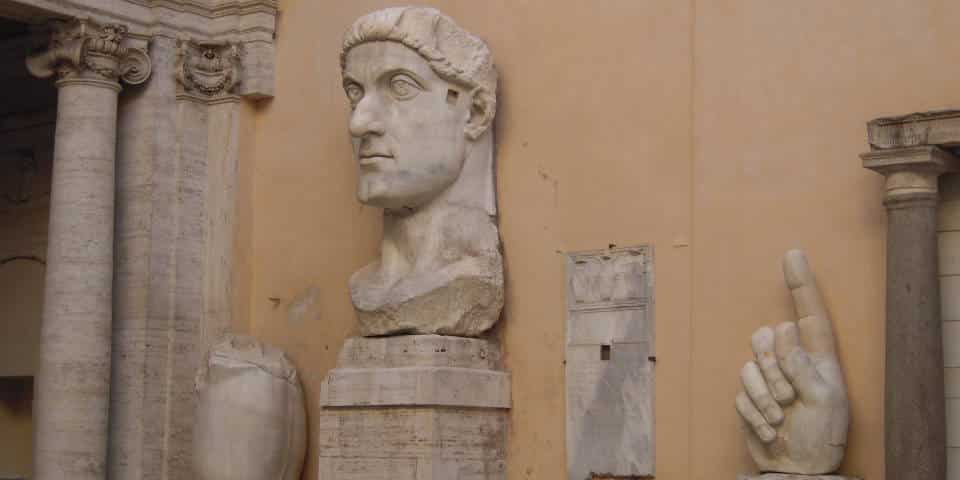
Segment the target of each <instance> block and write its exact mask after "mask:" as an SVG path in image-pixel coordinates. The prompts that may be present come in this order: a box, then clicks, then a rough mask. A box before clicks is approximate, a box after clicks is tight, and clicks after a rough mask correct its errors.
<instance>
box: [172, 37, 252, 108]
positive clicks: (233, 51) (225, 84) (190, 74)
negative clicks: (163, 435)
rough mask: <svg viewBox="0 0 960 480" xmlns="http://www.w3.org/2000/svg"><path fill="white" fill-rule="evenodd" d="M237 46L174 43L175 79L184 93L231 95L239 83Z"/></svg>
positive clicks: (229, 44) (187, 41)
mask: <svg viewBox="0 0 960 480" xmlns="http://www.w3.org/2000/svg"><path fill="white" fill-rule="evenodd" d="M242 55H243V49H242V47H241V45H240V44H239V43H234V42H220V41H209V42H201V41H196V40H189V39H181V40H179V41H178V42H177V65H176V72H177V80H178V81H179V82H180V86H181V88H182V89H183V91H184V92H186V93H196V94H199V95H202V96H206V97H213V96H216V95H221V94H229V93H232V92H233V89H234V87H236V86H237V84H239V83H240V61H241V57H242Z"/></svg>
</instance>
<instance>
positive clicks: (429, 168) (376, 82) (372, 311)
mask: <svg viewBox="0 0 960 480" xmlns="http://www.w3.org/2000/svg"><path fill="white" fill-rule="evenodd" d="M340 65H341V69H342V74H343V89H344V92H345V94H346V97H347V99H348V100H349V102H350V107H351V110H352V111H351V114H350V122H349V130H350V135H351V138H352V143H353V151H354V156H355V159H356V161H357V164H358V168H359V175H358V186H357V198H358V200H359V201H360V202H361V203H363V204H365V205H370V206H375V207H379V208H382V209H383V241H382V243H381V248H380V257H379V258H378V259H377V260H376V261H374V262H373V263H371V264H369V265H367V266H365V267H363V268H362V269H360V270H359V271H357V272H355V273H354V274H353V276H352V277H351V278H350V295H351V299H352V301H353V305H354V309H355V311H356V312H357V317H358V320H359V324H360V333H361V334H362V335H365V336H378V335H397V334H440V335H456V336H466V337H474V336H478V335H480V334H481V333H483V332H484V331H486V330H488V329H489V328H491V327H492V326H493V325H494V324H495V323H496V321H497V319H498V318H499V316H500V310H501V308H502V307H503V261H502V257H501V253H500V236H499V231H498V230H497V225H496V221H495V219H496V194H495V188H494V172H493V135H492V123H493V117H494V114H495V112H496V90H497V73H496V70H495V69H494V66H493V59H492V55H491V53H490V49H489V48H488V47H487V45H486V44H485V43H484V42H483V41H482V40H480V39H479V38H477V37H476V36H474V35H472V34H470V33H468V32H466V31H465V30H463V29H462V28H460V27H459V26H458V25H457V24H456V23H455V22H454V21H453V20H452V19H450V18H449V17H447V16H446V15H444V14H442V13H440V12H439V11H437V10H434V9H431V8H421V7H399V8H388V9H384V10H379V11H376V12H373V13H370V14H367V15H365V16H363V17H361V18H359V19H358V20H357V21H356V22H354V24H353V25H352V26H351V27H350V29H349V30H348V31H347V33H346V34H345V36H344V40H343V48H342V51H341V56H340Z"/></svg>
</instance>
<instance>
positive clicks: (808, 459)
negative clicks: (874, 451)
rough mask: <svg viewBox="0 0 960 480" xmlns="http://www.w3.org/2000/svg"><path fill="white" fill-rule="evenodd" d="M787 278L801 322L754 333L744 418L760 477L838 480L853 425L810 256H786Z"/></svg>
mask: <svg viewBox="0 0 960 480" xmlns="http://www.w3.org/2000/svg"><path fill="white" fill-rule="evenodd" d="M783 275H784V278H785V279H786V282H787V286H788V287H789V288H790V292H791V293H792V295H793V302H794V305H795V307H796V311H797V318H798V319H797V321H796V322H791V321H787V322H783V323H781V324H780V325H777V327H776V328H770V327H763V328H761V329H759V330H757V331H756V332H755V333H754V334H753V338H752V343H753V352H754V354H755V360H752V361H749V362H747V363H746V365H744V366H743V370H741V373H740V376H741V379H742V381H743V391H741V392H740V393H739V394H737V400H736V406H737V411H738V412H739V413H740V416H741V417H742V418H743V420H744V421H745V423H746V425H747V427H746V429H747V434H746V435H747V448H748V449H749V451H750V455H751V456H752V457H753V460H754V461H755V462H756V463H757V466H758V467H759V468H760V470H761V471H764V472H784V473H798V474H806V475H815V474H825V473H831V472H833V471H835V470H836V469H837V467H839V466H840V462H841V461H842V460H843V454H844V449H845V448H846V443H847V426H848V424H849V405H848V401H847V388H846V385H845V384H844V381H843V372H842V371H841V369H840V362H839V360H838V358H837V349H836V342H835V340H834V336H833V327H832V325H831V322H830V317H829V316H828V315H827V311H826V308H825V307H824V305H823V300H822V299H821V298H820V292H819V291H818V290H817V284H816V282H815V280H814V277H813V273H812V272H811V271H810V267H809V265H808V264H807V259H806V256H805V255H804V254H803V252H801V251H799V250H791V251H789V252H787V254H786V256H785V257H784V260H783Z"/></svg>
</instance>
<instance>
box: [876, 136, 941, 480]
mask: <svg viewBox="0 0 960 480" xmlns="http://www.w3.org/2000/svg"><path fill="white" fill-rule="evenodd" d="M861 157H862V159H863V166H864V167H865V168H868V169H871V170H874V171H876V172H878V173H881V174H883V175H884V176H885V177H886V190H885V193H884V198H883V204H884V206H886V208H887V292H886V294H887V300H886V311H887V318H886V349H885V350H886V361H885V385H884V426H885V428H884V430H885V438H884V445H885V452H886V459H885V471H886V477H887V478H891V479H902V478H910V479H916V480H942V479H943V478H945V477H946V417H945V411H944V384H943V339H942V334H941V332H942V329H941V323H940V287H939V282H938V278H937V217H936V215H937V202H938V194H937V178H938V177H939V176H940V174H942V173H946V172H951V171H956V170H957V168H958V166H960V161H958V160H957V159H956V158H955V157H954V156H953V155H951V154H950V153H949V152H947V151H946V150H943V149H941V148H939V147H936V146H932V145H921V146H914V147H904V148H892V149H887V150H875V151H873V152H869V153H865V154H863V155H862V156H861Z"/></svg>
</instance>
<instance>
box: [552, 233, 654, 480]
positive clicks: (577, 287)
mask: <svg viewBox="0 0 960 480" xmlns="http://www.w3.org/2000/svg"><path fill="white" fill-rule="evenodd" d="M651 269H652V250H651V249H650V248H649V247H644V246H641V247H630V248H617V249H609V250H598V251H591V252H577V253H571V254H570V256H569V258H568V262H567V341H566V352H565V358H566V399H567V430H566V436H567V438H566V443H567V478H568V479H569V480H583V479H584V478H590V475H591V474H592V472H602V473H603V475H607V477H595V478H640V477H643V476H650V475H653V473H654V458H655V455H654V431H653V426H654V415H653V394H654V390H653V388H654V368H653V366H654V362H653V355H654V348H653V347H654V342H653V327H654V324H653V315H652V311H653V310H652V308H651V307H652V303H653V297H652V283H653V282H652V279H653V277H652V274H651Z"/></svg>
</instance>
